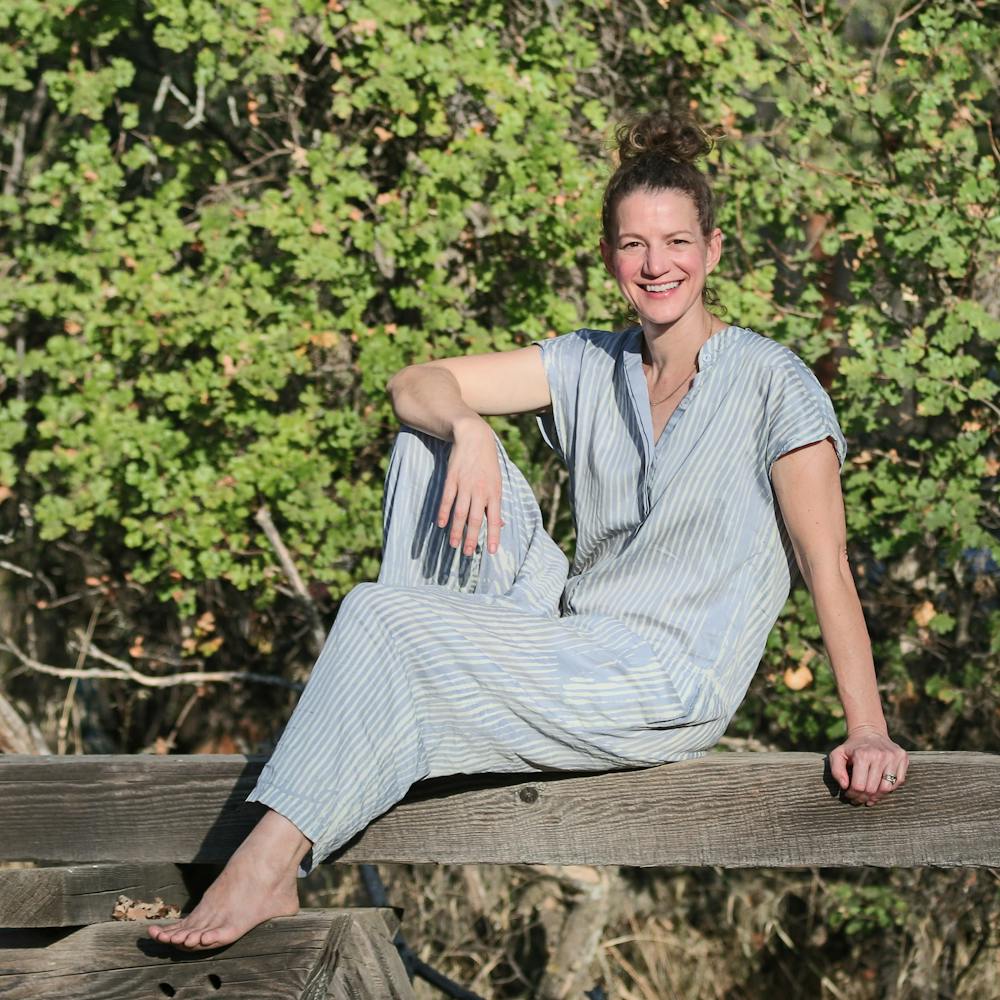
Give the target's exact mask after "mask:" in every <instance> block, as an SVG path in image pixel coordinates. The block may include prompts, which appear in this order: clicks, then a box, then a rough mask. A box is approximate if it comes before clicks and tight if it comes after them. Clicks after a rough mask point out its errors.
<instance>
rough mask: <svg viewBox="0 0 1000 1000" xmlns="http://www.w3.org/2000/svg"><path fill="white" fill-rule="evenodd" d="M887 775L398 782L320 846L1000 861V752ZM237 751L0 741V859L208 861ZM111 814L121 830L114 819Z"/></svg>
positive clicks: (667, 769)
mask: <svg viewBox="0 0 1000 1000" xmlns="http://www.w3.org/2000/svg"><path fill="white" fill-rule="evenodd" d="M910 759H911V762H910V771H909V775H908V777H907V781H906V784H905V786H903V787H901V788H900V789H899V790H898V791H896V792H894V793H893V794H892V795H890V796H889V797H888V798H887V799H885V800H884V801H883V802H881V803H879V804H878V805H877V806H875V807H872V808H867V807H864V806H853V805H851V804H849V803H847V802H846V801H843V800H842V799H841V798H840V797H839V795H838V793H839V789H838V788H837V787H836V785H835V784H834V783H833V782H832V780H831V779H830V778H829V775H828V774H825V771H824V763H825V758H824V756H823V755H821V754H818V753H729V752H713V753H710V754H708V755H707V756H706V757H703V758H700V759H697V760H690V761H681V762H678V763H674V764H666V765H663V766H661V767H654V768H647V769H642V770H632V771H618V772H613V773H604V774H588V775H569V776H567V775H565V774H559V773H554V772H545V773H535V774H530V775H526V774H517V775H492V776H490V775H460V776H458V777H454V778H447V779H435V780H434V781H428V782H423V783H420V784H419V785H417V786H415V787H414V788H413V789H412V790H411V792H410V794H409V795H408V796H407V799H406V800H405V801H404V802H402V803H400V804H399V805H397V806H396V807H395V808H393V809H392V810H390V811H389V812H387V813H386V814H384V815H383V816H382V817H380V818H378V819H377V820H375V821H374V822H373V823H371V824H370V825H369V826H368V827H367V829H366V830H365V831H364V832H363V833H362V834H361V835H359V836H358V837H357V838H355V840H354V842H353V843H351V844H349V845H346V848H345V849H344V850H342V851H341V852H340V853H339V855H338V856H337V857H336V858H335V859H333V860H339V861H348V862H360V861H406V862H456V863H464V862H495V863H511V862H545V863H550V864H597V865H601V864H621V865H721V866H731V867H757V866H760V867H797V866H808V865H840V866H850V865H877V866H890V867H894V866H901V867H912V866H919V865H941V866H952V865H966V866H971V865H989V866H997V865H1000V797H998V796H997V794H996V789H997V787H998V786H1000V755H997V754H987V753H974V752H964V751H955V752H948V753H943V752H932V751H927V752H915V753H912V754H911V755H910ZM262 763H263V762H262V760H260V759H248V758H246V757H241V756H191V757H182V756H177V757H170V756H134V757H127V756H126V757H114V756H108V757H101V756H92V757H30V756H16V755H9V756H0V858H2V859H9V860H31V859H37V860H46V861H55V862H58V861H65V860H74V861H102V860H121V861H136V862H151V861H175V862H185V861H198V862H208V861H212V862H214V861H223V860H225V859H226V858H227V857H228V856H229V854H230V853H231V852H232V851H233V849H234V848H235V847H236V846H237V844H238V843H239V842H240V841H241V840H242V838H243V837H244V836H245V834H246V832H247V831H248V830H249V829H250V828H251V827H252V825H253V824H254V823H255V822H256V820H257V819H258V818H259V816H260V815H261V809H260V807H259V806H256V805H253V804H244V803H243V799H244V797H245V796H246V794H247V793H248V792H249V791H250V789H251V788H252V786H253V783H254V780H255V778H256V776H257V774H258V773H259V770H260V767H261V766H262ZM123 831H124V832H123Z"/></svg>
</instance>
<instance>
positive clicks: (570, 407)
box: [532, 330, 587, 463]
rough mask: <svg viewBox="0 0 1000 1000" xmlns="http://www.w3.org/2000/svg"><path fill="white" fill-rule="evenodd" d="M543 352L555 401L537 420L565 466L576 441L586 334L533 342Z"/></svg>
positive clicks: (549, 443) (547, 338) (582, 331)
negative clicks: (577, 408) (577, 412)
mask: <svg viewBox="0 0 1000 1000" xmlns="http://www.w3.org/2000/svg"><path fill="white" fill-rule="evenodd" d="M532 343H533V344H537V345H538V346H539V347H540V348H541V349H542V364H543V365H544V367H545V377H546V379H547V380H548V383H549V396H550V397H551V399H552V403H551V405H550V406H548V407H546V408H545V409H544V410H542V411H541V413H539V414H538V415H537V416H536V418H535V419H536V421H537V423H538V429H539V431H541V434H542V437H543V438H544V440H545V443H546V444H547V445H548V446H549V447H550V448H551V449H552V450H553V451H554V452H555V453H556V454H557V455H558V456H559V457H560V458H561V459H562V460H563V461H564V462H566V463H568V462H569V457H568V456H569V455H570V453H571V447H572V441H573V428H574V424H575V421H574V414H575V413H576V406H577V395H578V392H579V387H580V376H581V372H582V368H583V359H584V353H585V351H586V347H587V337H586V331H585V330H574V331H573V332H572V333H564V334H562V335H561V336H559V337H545V338H542V339H540V340H533V341H532Z"/></svg>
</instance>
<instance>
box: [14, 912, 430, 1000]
mask: <svg viewBox="0 0 1000 1000" xmlns="http://www.w3.org/2000/svg"><path fill="white" fill-rule="evenodd" d="M156 922H157V923H160V922H163V921H156ZM146 926H147V925H146V923H118V922H112V923H102V924H92V925H90V926H89V927H84V928H82V929H80V930H76V931H72V932H69V933H67V932H65V931H63V932H57V931H48V932H43V931H0V996H2V997H3V998H4V1000H81V998H86V1000H136V998H137V997H149V998H150V1000H153V998H162V997H168V996H176V997H177V1000H183V998H192V1000H193V998H199V1000H208V998H218V1000H320V998H326V997H328V996H336V995H337V994H336V993H334V992H332V990H331V984H332V983H334V980H335V976H336V974H337V969H338V965H339V964H340V963H341V962H342V961H347V962H348V964H352V960H353V953H352V950H351V949H352V948H354V949H355V950H356V948H357V945H356V941H355V939H356V938H360V939H362V940H367V941H375V942H376V944H374V945H372V947H373V948H377V947H379V945H378V944H377V942H380V941H381V942H382V943H383V944H382V948H383V950H382V953H381V956H380V957H381V961H382V963H383V965H384V966H385V967H386V968H387V970H388V974H389V976H390V978H386V976H385V974H383V973H381V972H380V968H381V967H380V966H378V964H377V963H376V964H375V965H372V964H371V963H368V964H363V963H359V964H357V965H356V966H355V967H354V968H352V974H353V976H354V979H353V985H354V987H355V988H356V990H357V992H356V993H355V994H354V996H356V997H364V998H366V1000H376V998H377V1000H396V998H399V1000H412V996H413V994H412V992H411V991H410V988H409V983H408V981H407V979H406V973H405V971H404V970H403V965H402V962H401V961H400V959H399V956H398V954H397V953H396V952H395V949H392V946H391V943H390V944H389V945H388V947H389V948H390V949H392V950H391V954H388V953H386V952H385V950H384V949H385V942H391V938H392V935H393V934H394V933H395V931H396V928H397V927H398V918H397V917H396V915H395V913H394V912H393V911H392V910H390V909H380V910H363V909H358V910H352V909H336V910H334V909H330V910H303V911H302V912H300V913H299V914H297V915H296V916H294V917H281V918H278V919H275V920H270V921H268V922H267V923H264V924H261V925H260V926H259V927H257V928H255V929H254V930H252V931H251V932H250V933H249V934H247V935H245V936H244V937H242V938H241V939H240V940H239V941H237V942H235V943H234V944H232V945H230V946H229V947H228V948H223V949H220V950H218V951H212V952H195V953H185V952H178V951H175V950H174V949H172V948H169V947H166V946H164V945H161V944H158V943H157V942H155V941H153V940H152V939H151V938H150V937H149V936H148V935H147V933H146ZM42 945H44V947H43V946H42ZM393 959H395V961H393ZM349 995H350V994H344V996H345V997H346V996H349Z"/></svg>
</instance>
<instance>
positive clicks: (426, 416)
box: [386, 345, 551, 555]
mask: <svg viewBox="0 0 1000 1000" xmlns="http://www.w3.org/2000/svg"><path fill="white" fill-rule="evenodd" d="M386 391H387V392H388V393H389V398H390V400H391V402H392V408H393V411H394V412H395V414H396V416H397V417H398V418H399V420H400V422H401V423H403V424H408V425H409V426H411V427H415V428H416V429H417V430H421V431H424V432H425V433H427V434H430V435H431V436H432V437H437V438H441V439H442V440H444V441H451V442H453V444H452V448H451V451H450V453H449V457H448V471H447V473H446V475H445V482H444V488H443V490H442V493H441V499H440V502H439V504H438V512H437V523H438V526H439V527H442V528H443V527H444V526H445V525H446V524H447V523H448V517H449V515H451V532H450V534H449V541H450V543H451V545H452V547H453V548H458V546H459V545H460V544H461V543H462V537H463V535H464V537H465V546H464V550H463V551H464V552H465V554H466V555H472V552H473V551H474V549H475V547H476V541H477V539H478V538H479V532H480V528H481V527H482V523H483V520H484V518H485V520H486V527H487V533H486V547H487V550H488V551H489V552H490V553H495V552H496V550H497V548H498V547H499V544H500V527H501V519H500V465H499V461H498V459H497V453H496V444H495V440H494V435H493V429H492V428H491V427H490V425H489V424H488V423H486V421H485V420H483V418H482V414H506V413H524V412H526V411H529V410H540V409H542V408H544V407H546V406H548V405H549V403H550V402H551V397H550V395H549V384H548V380H547V378H546V376H545V368H544V366H543V364H542V352H541V350H539V349H536V348H535V346H534V345H531V346H529V347H524V348H519V349H517V350H514V351H499V352H496V353H493V354H477V355H469V356H465V357H458V358H443V359H441V360H439V361H428V362H426V363H425V364H422V365H410V366H409V367H407V368H404V369H402V370H401V371H399V372H397V373H396V374H395V375H393V376H392V378H391V379H389V383H388V385H387V386H386Z"/></svg>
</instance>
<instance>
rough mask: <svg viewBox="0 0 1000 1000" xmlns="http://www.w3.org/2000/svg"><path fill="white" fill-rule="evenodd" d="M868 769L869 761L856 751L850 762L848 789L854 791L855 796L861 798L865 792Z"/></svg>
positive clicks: (869, 766) (869, 767)
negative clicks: (849, 786)
mask: <svg viewBox="0 0 1000 1000" xmlns="http://www.w3.org/2000/svg"><path fill="white" fill-rule="evenodd" d="M870 769H871V763H870V762H869V761H868V760H867V759H865V758H864V757H863V756H862V755H861V754H860V753H856V754H855V755H854V759H853V761H852V762H851V788H850V790H851V791H852V792H854V794H855V796H856V797H857V798H861V797H862V796H863V795H864V794H865V793H866V792H867V788H868V772H869V770H870Z"/></svg>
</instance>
